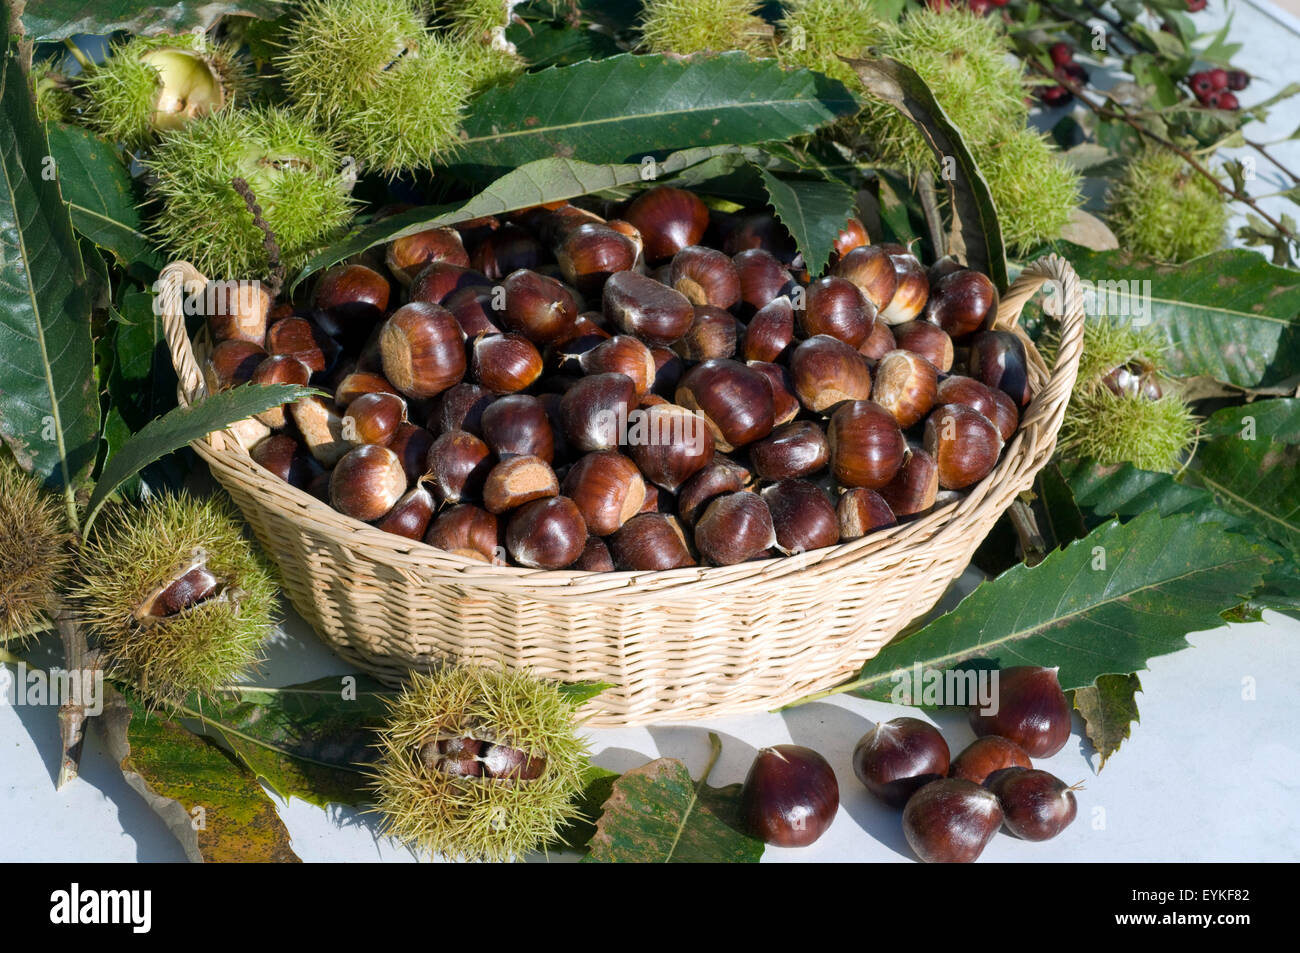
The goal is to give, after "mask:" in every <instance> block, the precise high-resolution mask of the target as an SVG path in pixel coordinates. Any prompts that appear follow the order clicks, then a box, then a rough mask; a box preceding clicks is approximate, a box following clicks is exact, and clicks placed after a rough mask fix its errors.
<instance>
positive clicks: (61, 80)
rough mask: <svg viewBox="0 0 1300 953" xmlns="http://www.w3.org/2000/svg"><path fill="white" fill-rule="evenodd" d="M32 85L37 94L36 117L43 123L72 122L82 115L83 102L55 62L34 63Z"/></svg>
mask: <svg viewBox="0 0 1300 953" xmlns="http://www.w3.org/2000/svg"><path fill="white" fill-rule="evenodd" d="M31 83H32V91H33V92H34V93H35V94H36V115H37V116H39V117H40V119H41V121H42V122H72V121H74V120H75V119H76V118H77V116H78V115H79V114H80V112H81V100H80V99H78V97H77V95H76V93H74V92H73V91H72V83H71V81H70V80H69V79H68V78H67V77H66V76H64V75H63V74H62V73H60V72H59V71H58V70H57V69H56V68H55V65H54V63H53V61H51V60H44V61H42V62H38V63H33V64H32V72H31Z"/></svg>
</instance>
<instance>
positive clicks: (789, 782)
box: [740, 745, 840, 847]
mask: <svg viewBox="0 0 1300 953" xmlns="http://www.w3.org/2000/svg"><path fill="white" fill-rule="evenodd" d="M839 806H840V788H839V783H838V782H837V781H836V780H835V772H834V771H833V770H831V766H830V765H829V764H828V763H827V762H826V759H825V758H823V757H822V756H821V755H820V754H818V753H817V752H816V751H813V750H812V749H811V748H805V747H803V746H801V745H775V746H774V747H771V748H763V749H762V750H760V751H759V752H758V757H756V758H755V759H754V763H753V764H752V765H751V766H750V769H749V774H747V775H746V776H745V783H744V785H743V786H742V787H741V790H740V816H741V819H742V822H743V823H744V825H745V828H746V830H748V831H749V833H750V834H752V835H753V836H754V837H757V838H758V839H759V840H761V841H763V843H765V844H775V845H777V846H779V847H807V846H808V845H809V844H811V843H813V842H814V841H816V840H817V838H819V837H821V836H822V834H824V833H826V830H827V828H829V827H830V826H831V822H832V821H834V820H835V814H836V812H837V811H838V810H839Z"/></svg>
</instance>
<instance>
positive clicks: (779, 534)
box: [761, 480, 840, 555]
mask: <svg viewBox="0 0 1300 953" xmlns="http://www.w3.org/2000/svg"><path fill="white" fill-rule="evenodd" d="M761 495H762V497H763V502H764V503H766V504H767V508H768V512H770V513H771V514H772V528H773V529H774V530H775V532H776V547H777V549H779V550H781V552H783V553H785V554H786V555H790V554H792V553H806V552H810V551H811V550H814V549H821V548H822V547H824V546H834V545H835V544H836V543H838V542H839V541H840V525H839V520H838V519H837V517H836V515H835V507H834V506H832V505H831V501H830V500H829V499H828V498H827V496H826V494H825V493H824V492H822V490H821V489H820V488H819V487H817V486H816V485H814V484H812V483H809V482H808V481H807V480H781V481H779V482H777V483H773V484H772V485H771V486H768V487H764V488H763V492H762V494H761Z"/></svg>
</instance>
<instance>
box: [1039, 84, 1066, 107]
mask: <svg viewBox="0 0 1300 953" xmlns="http://www.w3.org/2000/svg"><path fill="white" fill-rule="evenodd" d="M1072 99H1074V93H1072V92H1070V91H1069V90H1068V89H1066V88H1065V87H1064V86H1040V87H1038V101H1039V102H1041V103H1042V104H1043V105H1044V106H1046V107H1048V108H1049V109H1055V108H1056V107H1057V106H1064V105H1065V104H1066V103H1068V102H1069V101H1070V100H1072Z"/></svg>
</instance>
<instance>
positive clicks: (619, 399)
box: [560, 373, 637, 453]
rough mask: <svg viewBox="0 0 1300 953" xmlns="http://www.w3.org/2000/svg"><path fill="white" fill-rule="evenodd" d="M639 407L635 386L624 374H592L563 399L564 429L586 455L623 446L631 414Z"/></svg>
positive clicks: (569, 391)
mask: <svg viewBox="0 0 1300 953" xmlns="http://www.w3.org/2000/svg"><path fill="white" fill-rule="evenodd" d="M636 405H637V398H636V385H635V384H633V383H632V378H630V377H627V376H625V375H623V374H614V373H607V374H592V375H591V376H590V377H584V378H582V379H580V380H578V381H577V382H576V383H574V385H573V386H572V387H570V388H569V389H568V390H567V391H565V392H564V396H563V397H561V398H560V421H561V425H562V426H561V429H562V430H563V431H564V436H565V437H566V438H567V439H568V441H569V443H570V444H572V445H573V446H574V447H576V448H577V449H578V450H581V451H582V452H584V453H590V452H591V451H593V450H612V449H613V448H615V447H617V446H618V445H619V444H620V443H622V438H623V434H624V433H625V432H626V428H627V423H628V415H629V414H630V413H631V411H632V410H633V408H635V407H636Z"/></svg>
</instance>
